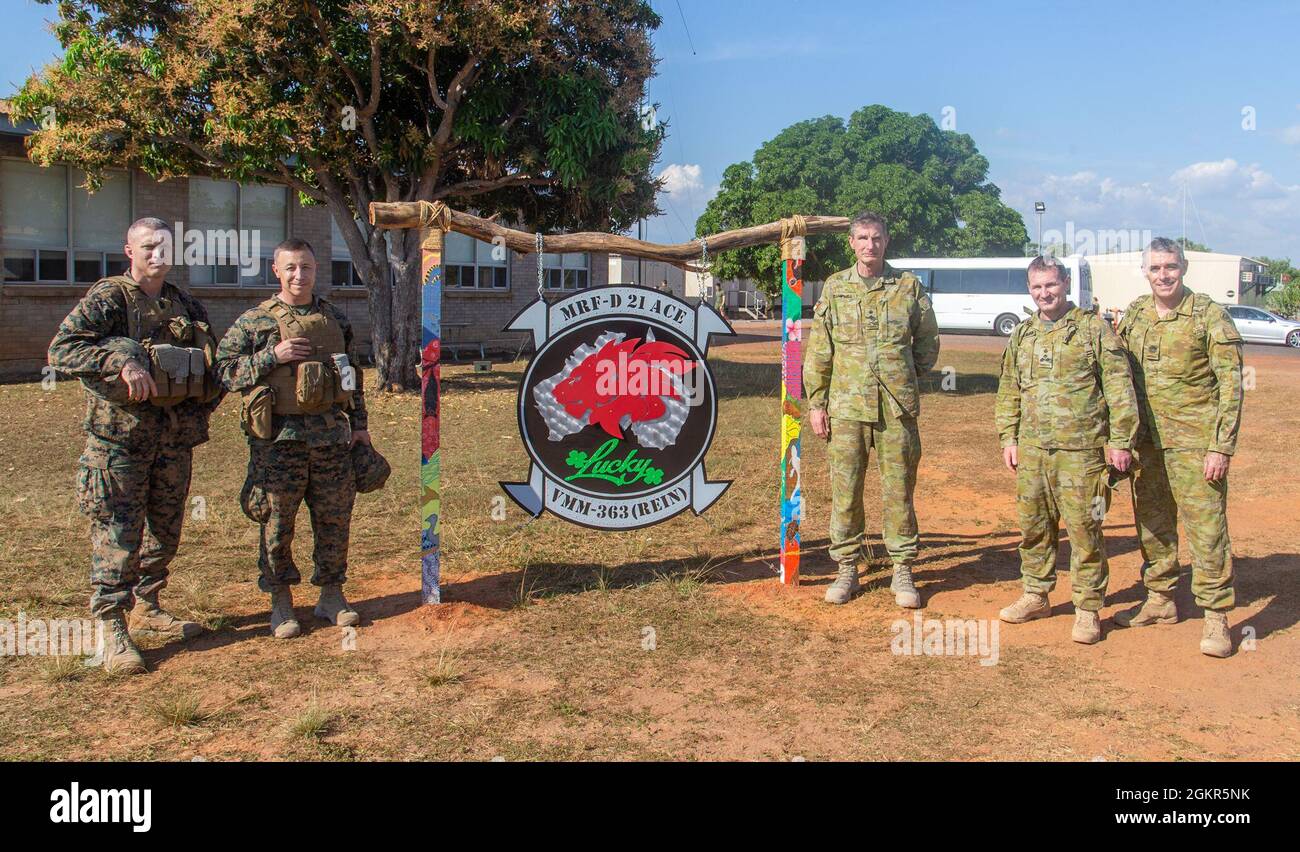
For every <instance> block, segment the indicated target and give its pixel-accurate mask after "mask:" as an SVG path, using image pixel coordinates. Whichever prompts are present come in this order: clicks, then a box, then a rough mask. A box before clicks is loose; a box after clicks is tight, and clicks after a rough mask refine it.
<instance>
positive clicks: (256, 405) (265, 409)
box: [239, 385, 275, 441]
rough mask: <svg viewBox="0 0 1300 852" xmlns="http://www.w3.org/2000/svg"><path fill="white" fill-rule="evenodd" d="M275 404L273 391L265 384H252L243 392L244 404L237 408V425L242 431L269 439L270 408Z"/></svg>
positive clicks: (265, 439)
mask: <svg viewBox="0 0 1300 852" xmlns="http://www.w3.org/2000/svg"><path fill="white" fill-rule="evenodd" d="M274 404H275V391H273V390H271V388H270V387H268V386H267V385H254V386H253V387H252V388H251V389H249V390H247V391H245V392H244V404H243V405H242V406H241V407H240V409H239V425H240V426H242V427H243V429H244V433H245V434H247V435H249V436H251V437H254V438H260V439H262V440H264V441H269V440H270V439H271V438H272V437H273V436H272V434H271V409H272V407H273V406H274Z"/></svg>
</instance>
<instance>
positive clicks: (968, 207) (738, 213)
mask: <svg viewBox="0 0 1300 852" xmlns="http://www.w3.org/2000/svg"><path fill="white" fill-rule="evenodd" d="M988 168H989V163H988V160H986V159H985V158H984V156H983V155H981V154H980V153H979V151H978V150H977V149H976V147H975V142H974V140H972V139H971V137H970V136H969V135H967V134H964V133H956V132H953V131H950V130H940V129H939V128H938V127H937V126H936V125H935V123H934V121H933V120H932V119H931V118H930V117H929V116H926V115H908V114H906V113H902V112H896V111H894V110H891V109H889V108H887V107H884V106H880V105H879V104H876V105H872V106H867V107H863V108H862V109H860V110H858V111H857V112H855V113H853V115H851V116H850V117H849V120H848V122H847V123H846V122H845V121H844V120H842V119H840V118H838V117H836V116H829V115H828V116H824V117H822V118H815V119H811V120H808V121H801V122H799V123H798V124H794V125H791V126H790V127H787V128H786V129H785V130H783V131H781V132H780V133H779V134H777V135H776V137H775V138H773V139H771V140H769V141H768V142H765V143H763V145H762V146H761V147H760V148H759V149H758V150H757V151H755V152H754V157H753V161H752V162H742V163H735V164H733V165H731V166H728V167H727V169H726V171H725V172H724V173H723V176H722V183H721V189H720V190H719V192H718V194H717V196H716V197H714V199H713V200H712V201H710V202H709V204H708V206H707V208H706V209H705V211H704V213H703V215H701V216H700V218H699V219H698V221H697V222H696V226H695V232H696V234H697V235H699V236H704V235H707V234H710V233H715V232H718V231H725V230H730V229H732V228H740V227H745V226H748V225H757V224H761V223H763V222H771V221H774V220H776V219H780V218H783V217H786V216H790V215H793V214H796V213H798V214H802V215H823V216H853V215H855V214H857V213H859V212H861V211H863V210H874V211H875V212H877V213H880V214H882V215H884V216H885V217H886V219H887V220H888V221H889V227H890V234H891V237H890V246H889V253H890V254H891V255H894V256H906V255H927V256H931V255H933V256H940V257H948V256H953V257H961V256H968V257H978V256H998V255H1003V256H1005V255H1011V256H1016V257H1019V256H1021V255H1022V254H1023V253H1024V246H1025V243H1026V242H1027V241H1028V239H1029V236H1028V234H1027V232H1026V231H1025V224H1024V220H1023V219H1022V218H1021V216H1020V214H1019V213H1017V212H1016V211H1015V210H1012V209H1011V208H1010V207H1008V206H1006V205H1005V204H1003V203H1002V201H1001V198H1000V196H1001V192H1000V190H999V189H998V188H997V187H996V186H994V185H993V184H992V183H989V182H988ZM780 263H781V260H780V250H779V248H778V247H776V246H757V247H753V248H745V249H737V250H735V251H729V252H725V253H723V254H721V255H719V256H718V257H717V258H715V260H714V266H713V274H714V276H715V277H716V278H718V279H728V278H754V279H756V280H758V281H760V282H762V285H763V286H764V287H767V288H769V289H775V287H776V285H777V281H778V278H779V275H780ZM852 263H853V257H852V254H851V252H850V251H849V248H848V245H847V244H846V241H845V239H844V237H843V236H840V235H835V234H831V235H820V236H815V237H810V238H809V239H808V260H807V263H806V264H805V267H804V275H805V277H806V278H808V279H809V280H819V279H823V278H825V277H826V276H827V275H829V274H830V273H832V272H834V271H836V270H839V269H843V268H845V267H847V266H849V265H851V264H852Z"/></svg>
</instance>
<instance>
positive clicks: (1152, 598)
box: [1115, 237, 1242, 657]
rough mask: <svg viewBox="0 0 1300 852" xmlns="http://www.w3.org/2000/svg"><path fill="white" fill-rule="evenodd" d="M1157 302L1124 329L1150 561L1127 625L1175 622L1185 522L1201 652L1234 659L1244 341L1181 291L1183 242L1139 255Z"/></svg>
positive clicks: (1142, 300) (1142, 533)
mask: <svg viewBox="0 0 1300 852" xmlns="http://www.w3.org/2000/svg"><path fill="white" fill-rule="evenodd" d="M1142 266H1143V272H1144V274H1145V275H1146V277H1147V281H1148V283H1150V285H1151V295H1149V296H1140V297H1138V298H1137V299H1136V300H1134V302H1133V303H1132V304H1131V305H1129V306H1128V310H1127V311H1125V312H1124V319H1123V320H1122V321H1121V322H1120V326H1119V334H1120V337H1122V338H1123V339H1124V343H1125V344H1126V346H1127V348H1128V352H1129V357H1130V358H1131V360H1132V363H1133V377H1134V380H1135V383H1136V386H1137V394H1138V403H1139V405H1140V406H1141V411H1142V432H1141V436H1140V438H1139V441H1138V445H1137V473H1136V476H1135V478H1134V483H1133V511H1134V514H1135V515H1136V517H1137V527H1138V541H1139V543H1140V544H1141V547H1142V556H1143V558H1144V560H1145V566H1144V573H1143V582H1144V584H1145V585H1146V588H1147V598H1146V601H1145V602H1144V603H1143V604H1142V606H1140V607H1137V608H1136V609H1133V610H1129V611H1127V612H1123V613H1120V614H1119V615H1117V616H1116V617H1115V622H1116V623H1117V624H1120V625H1121V626H1132V627H1141V626H1147V625H1152V624H1161V623H1163V624H1171V623H1173V622H1175V621H1177V620H1178V610H1177V608H1176V606H1175V604H1174V587H1175V585H1176V584H1177V582H1178V517H1179V515H1181V516H1182V519H1183V525H1184V527H1185V529H1186V530H1187V538H1188V545H1189V549H1190V550H1191V556H1192V596H1193V597H1194V598H1195V600H1196V604H1197V606H1200V607H1202V608H1203V610H1204V612H1205V624H1204V628H1203V632H1202V637H1201V652H1202V653H1204V654H1206V655H1208V656H1211V657H1226V656H1228V655H1229V654H1231V653H1232V637H1231V635H1230V634H1229V632H1228V618H1227V612H1228V611H1229V610H1231V609H1232V607H1233V605H1234V603H1235V599H1234V596H1233V588H1232V553H1231V549H1230V542H1229V539H1228V466H1229V464H1230V463H1231V461H1232V455H1233V453H1235V452H1236V449H1237V431H1238V429H1239V428H1240V424H1241V404H1242V383H1241V335H1240V334H1238V333H1237V327H1236V326H1235V325H1234V324H1233V322H1232V317H1230V316H1229V315H1228V312H1227V311H1226V310H1225V309H1224V308H1223V307H1222V306H1220V305H1217V304H1215V303H1214V302H1213V301H1211V300H1210V298H1209V297H1208V296H1205V295H1204V294H1201V293H1193V292H1191V291H1190V290H1188V289H1187V288H1186V287H1185V286H1184V285H1183V276H1184V275H1185V274H1186V272H1187V258H1186V256H1185V255H1184V254H1183V248H1182V246H1181V245H1179V244H1178V243H1177V242H1175V241H1173V240H1169V239H1165V238H1163V237H1161V238H1158V239H1155V240H1152V241H1151V244H1150V245H1149V246H1148V247H1147V249H1146V251H1144V252H1143V253H1142Z"/></svg>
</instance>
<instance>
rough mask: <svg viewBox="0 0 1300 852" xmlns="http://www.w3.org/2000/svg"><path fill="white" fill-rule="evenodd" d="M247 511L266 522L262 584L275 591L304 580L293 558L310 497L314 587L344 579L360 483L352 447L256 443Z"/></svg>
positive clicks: (252, 447)
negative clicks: (295, 536) (301, 509)
mask: <svg viewBox="0 0 1300 852" xmlns="http://www.w3.org/2000/svg"><path fill="white" fill-rule="evenodd" d="M249 449H250V457H249V462H248V481H247V482H246V483H245V486H244V494H243V496H242V498H241V499H242V501H243V502H244V505H245V512H246V513H247V514H248V515H249V516H250V517H252V518H253V519H254V520H256V521H258V522H259V523H261V525H262V538H261V545H260V547H259V552H258V558H257V567H258V569H259V572H260V576H259V577H258V580H257V585H258V588H260V589H261V590H262V591H264V592H270V591H271V590H272V589H273V588H276V587H279V586H293V585H297V584H298V583H300V582H302V576H301V575H300V574H299V573H298V566H297V565H295V564H294V561H293V534H294V521H295V520H296V519H297V516H298V508H299V507H300V506H301V505H302V502H303V500H304V499H306V501H307V512H308V514H309V515H311V530H312V538H313V539H314V546H313V549H312V565H313V567H314V571H313V573H312V577H311V581H312V583H313V584H314V585H317V586H324V585H328V584H330V583H342V582H344V581H345V580H346V579H347V572H348V532H349V529H350V528H351V526H352V501H353V500H354V499H355V498H356V493H357V490H356V481H355V479H354V477H353V474H352V456H351V455H350V453H349V445H348V444H346V443H344V444H327V445H325V446H321V447H310V446H308V445H307V444H306V443H304V442H303V441H253V442H252V443H251V445H250V448H249Z"/></svg>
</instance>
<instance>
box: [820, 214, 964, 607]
mask: <svg viewBox="0 0 1300 852" xmlns="http://www.w3.org/2000/svg"><path fill="white" fill-rule="evenodd" d="M888 245H889V230H888V226H887V225H886V223H885V220H884V219H883V218H882V217H881V216H878V215H876V214H875V213H862V214H859V215H858V216H857V217H856V218H854V219H853V221H852V222H851V223H850V225H849V247H850V248H851V249H852V250H853V253H854V255H855V256H856V257H857V263H856V264H854V265H853V266H851V267H849V268H848V269H845V270H843V271H841V272H837V273H835V274H834V275H832V276H830V278H828V279H827V280H826V285H825V287H824V288H823V289H822V294H821V298H820V299H818V300H817V306H816V307H815V308H814V310H813V321H812V331H811V334H810V336H809V340H808V349H807V352H806V354H805V360H804V369H803V383H804V389H805V392H806V394H807V399H808V405H809V408H810V413H809V422H810V424H811V426H812V428H813V432H814V433H816V435H817V436H818V437H819V438H822V439H823V440H829V441H830V466H831V521H830V535H831V545H830V555H831V558H832V559H834V560H835V562H836V563H837V565H838V567H839V571H838V575H837V577H836V579H835V581H834V582H833V583H832V584H831V585H830V587H829V588H828V589H827V590H826V600H827V601H828V602H830V603H834V604H842V603H847V602H848V601H849V599H850V598H851V597H852V596H853V593H854V592H855V591H857V589H858V572H857V558H858V555H859V554H860V552H861V549H862V543H863V538H864V535H865V517H864V511H863V506H862V486H863V480H864V477H865V473H866V465H867V457H868V456H869V455H870V452H871V450H872V448H874V449H875V450H876V456H877V464H878V465H879V467H880V497H881V503H882V506H881V514H882V515H883V518H884V541H885V547H886V549H887V550H888V551H889V557H890V560H891V561H892V562H893V581H892V583H891V584H890V589H891V590H892V591H893V592H894V598H895V601H896V603H897V604H898V605H899V606H904V607H913V608H915V607H919V606H920V605H921V597H920V595H919V593H918V592H917V590H916V585H915V583H914V581H913V579H912V563H913V562H914V561H915V560H916V556H917V548H918V541H919V536H918V531H917V525H916V511H915V509H914V508H913V503H912V495H913V492H914V491H915V488H916V470H917V465H918V464H919V463H920V460H921V437H920V433H919V432H918V430H917V426H916V418H917V415H918V414H919V413H920V401H921V394H920V388H919V387H918V382H917V377H918V376H920V375H922V374H924V373H925V372H926V371H928V370H930V369H931V368H932V367H934V365H935V362H936V361H937V360H938V358H939V328H938V324H937V322H936V321H935V316H934V310H933V308H932V307H931V306H930V300H929V298H927V297H926V295H925V292H924V289H923V287H922V285H921V282H920V280H919V279H918V278H917V277H916V276H914V275H912V274H911V273H909V272H903V273H899V272H896V271H894V270H892V269H890V268H889V267H887V266H886V265H885V249H886V247H887V246H888Z"/></svg>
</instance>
